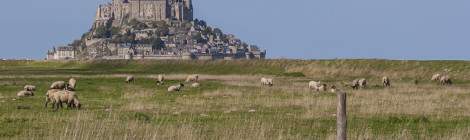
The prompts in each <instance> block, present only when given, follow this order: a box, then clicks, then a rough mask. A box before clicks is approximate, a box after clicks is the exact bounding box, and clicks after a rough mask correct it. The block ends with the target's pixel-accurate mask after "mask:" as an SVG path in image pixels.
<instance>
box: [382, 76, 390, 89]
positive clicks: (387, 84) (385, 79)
mask: <svg viewBox="0 0 470 140" xmlns="http://www.w3.org/2000/svg"><path fill="white" fill-rule="evenodd" d="M382 84H383V86H384V87H390V86H392V85H391V83H390V79H389V78H388V77H387V76H385V77H382Z"/></svg>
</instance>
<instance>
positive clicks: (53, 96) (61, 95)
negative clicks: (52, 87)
mask: <svg viewBox="0 0 470 140" xmlns="http://www.w3.org/2000/svg"><path fill="white" fill-rule="evenodd" d="M48 102H52V104H53V108H55V110H57V109H59V107H62V103H66V104H67V108H77V109H80V107H81V104H80V101H79V100H78V97H77V95H76V93H75V92H73V91H67V90H59V91H52V92H50V93H49V92H48V93H47V96H46V107H47V104H48Z"/></svg>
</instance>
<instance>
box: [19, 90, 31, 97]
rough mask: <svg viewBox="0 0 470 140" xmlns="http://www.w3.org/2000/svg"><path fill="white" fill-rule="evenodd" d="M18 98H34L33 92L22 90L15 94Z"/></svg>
mask: <svg viewBox="0 0 470 140" xmlns="http://www.w3.org/2000/svg"><path fill="white" fill-rule="evenodd" d="M16 96H18V97H27V96H34V92H33V91H28V90H22V91H20V92H18V93H17V94H16Z"/></svg>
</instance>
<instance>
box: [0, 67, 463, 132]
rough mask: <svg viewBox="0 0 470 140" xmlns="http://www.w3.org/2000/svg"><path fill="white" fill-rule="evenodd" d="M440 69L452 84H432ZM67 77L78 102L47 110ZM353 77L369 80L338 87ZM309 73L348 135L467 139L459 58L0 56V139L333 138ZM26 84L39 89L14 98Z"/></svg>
mask: <svg viewBox="0 0 470 140" xmlns="http://www.w3.org/2000/svg"><path fill="white" fill-rule="evenodd" d="M445 71H448V74H449V75H450V76H451V77H452V79H453V81H454V85H452V86H440V85H438V84H437V83H434V82H431V81H430V78H431V76H432V74H434V73H444V72H445ZM157 74H165V75H166V78H167V81H165V85H163V86H157V85H156V84H155V80H154V78H155V76H156V75H157ZM188 74H200V78H201V81H200V83H201V87H199V88H191V87H190V86H189V84H186V86H185V87H184V88H183V90H182V91H181V92H178V93H169V92H167V88H168V86H170V85H175V84H178V83H179V82H182V81H183V79H184V78H185V76H186V75H188ZM126 75H135V76H136V82H135V83H131V84H126V83H125V82H124V80H125V77H126ZM382 76H388V77H390V78H391V80H392V87H391V88H382V86H381V84H380V80H381V77H382ZM71 77H74V78H76V79H77V80H78V84H77V90H76V92H77V94H78V96H79V99H80V101H81V103H82V104H83V106H82V109H80V110H74V109H66V108H63V109H60V110H59V111H53V110H52V109H51V107H48V108H44V101H45V93H46V91H47V90H48V87H49V85H50V84H51V83H52V82H53V81H58V80H64V81H65V80H68V79H69V78H71ZM261 77H273V78H274V86H273V87H262V86H260V83H259V78H261ZM355 78H367V79H368V83H369V87H368V88H366V89H361V90H352V89H351V88H348V87H345V86H344V84H345V83H350V81H352V80H353V79H355ZM310 80H321V81H324V82H326V83H327V84H329V85H336V86H338V87H339V88H341V89H343V90H345V91H346V92H347V96H348V99H347V105H348V106H347V107H348V108H347V109H348V110H347V111H348V138H349V139H400V140H403V139H404V140H406V139H449V140H452V139H468V137H470V62H466V61H391V60H311V61H307V60H263V61H68V62H59V61H48V62H45V61H0V139H112V140H114V139H178V140H179V139H189V140H200V139H204V140H205V139H217V140H219V139H220V140H233V139H243V140H272V139H335V135H336V117H335V113H336V95H335V94H334V93H329V92H314V91H311V90H309V89H308V88H307V83H308V81H310ZM416 80H417V81H418V84H415V83H414V82H415V81H416ZM26 84H32V85H36V86H37V87H38V89H37V91H36V92H35V93H36V95H35V96H33V97H26V98H17V97H16V93H17V92H18V91H20V90H22V88H23V86H24V85H26Z"/></svg>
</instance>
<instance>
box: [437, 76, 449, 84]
mask: <svg viewBox="0 0 470 140" xmlns="http://www.w3.org/2000/svg"><path fill="white" fill-rule="evenodd" d="M439 82H440V84H441V85H452V80H451V79H450V77H449V76H447V75H446V76H442V77H441V79H439Z"/></svg>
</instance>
